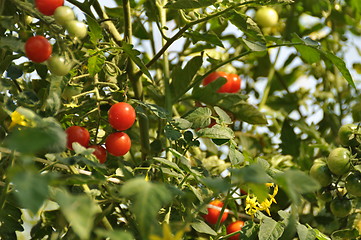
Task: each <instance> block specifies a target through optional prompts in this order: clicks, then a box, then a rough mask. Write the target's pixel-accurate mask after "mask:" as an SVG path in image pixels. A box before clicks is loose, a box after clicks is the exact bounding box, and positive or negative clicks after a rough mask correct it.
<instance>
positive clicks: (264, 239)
mask: <svg viewBox="0 0 361 240" xmlns="http://www.w3.org/2000/svg"><path fill="white" fill-rule="evenodd" d="M283 231H284V226H283V225H282V224H281V223H279V222H276V221H275V220H273V219H272V218H269V217H266V216H264V217H263V218H262V219H261V226H260V228H259V233H258V237H259V240H277V239H279V238H280V237H281V236H282V233H283Z"/></svg>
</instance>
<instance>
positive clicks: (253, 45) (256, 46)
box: [242, 38, 267, 52]
mask: <svg viewBox="0 0 361 240" xmlns="http://www.w3.org/2000/svg"><path fill="white" fill-rule="evenodd" d="M242 41H243V42H244V44H245V45H246V46H247V47H248V48H249V49H250V50H252V51H254V52H262V51H266V50H267V47H266V45H264V44H262V43H258V42H252V41H249V40H247V39H244V38H242Z"/></svg>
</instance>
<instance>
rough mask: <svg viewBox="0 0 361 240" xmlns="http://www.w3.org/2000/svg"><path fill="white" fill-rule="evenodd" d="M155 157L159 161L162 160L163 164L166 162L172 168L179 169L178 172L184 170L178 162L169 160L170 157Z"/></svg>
mask: <svg viewBox="0 0 361 240" xmlns="http://www.w3.org/2000/svg"><path fill="white" fill-rule="evenodd" d="M153 159H154V160H155V161H157V162H160V163H162V164H164V165H166V166H168V167H171V168H173V169H175V170H177V171H178V172H182V170H181V169H180V168H179V167H178V165H177V164H175V163H174V162H171V161H169V160H168V159H165V158H160V157H154V158H153Z"/></svg>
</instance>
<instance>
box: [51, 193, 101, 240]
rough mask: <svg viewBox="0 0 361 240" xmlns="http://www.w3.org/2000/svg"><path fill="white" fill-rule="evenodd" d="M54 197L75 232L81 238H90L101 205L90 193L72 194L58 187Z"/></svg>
mask: <svg viewBox="0 0 361 240" xmlns="http://www.w3.org/2000/svg"><path fill="white" fill-rule="evenodd" d="M54 197H55V200H56V202H57V203H58V204H59V205H60V210H61V212H62V213H63V214H64V216H65V218H66V219H67V220H68V222H69V223H70V225H71V227H72V229H73V230H74V232H75V233H76V234H77V235H78V236H79V237H80V238H81V239H89V237H90V233H91V232H92V230H93V223H94V219H95V216H96V214H97V213H98V212H99V211H100V207H99V206H98V205H97V204H96V203H95V201H94V200H93V199H91V198H90V197H89V196H88V195H71V194H69V193H68V192H67V191H64V190H60V189H57V190H56V191H55V193H54Z"/></svg>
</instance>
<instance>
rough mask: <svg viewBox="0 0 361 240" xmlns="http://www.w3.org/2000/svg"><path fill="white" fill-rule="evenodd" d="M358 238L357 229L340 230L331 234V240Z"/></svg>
mask: <svg viewBox="0 0 361 240" xmlns="http://www.w3.org/2000/svg"><path fill="white" fill-rule="evenodd" d="M357 237H360V234H359V231H358V230H357V229H342V230H338V231H335V232H333V233H332V235H331V238H332V240H345V239H356V238H357Z"/></svg>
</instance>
